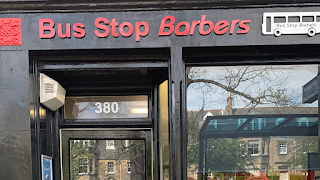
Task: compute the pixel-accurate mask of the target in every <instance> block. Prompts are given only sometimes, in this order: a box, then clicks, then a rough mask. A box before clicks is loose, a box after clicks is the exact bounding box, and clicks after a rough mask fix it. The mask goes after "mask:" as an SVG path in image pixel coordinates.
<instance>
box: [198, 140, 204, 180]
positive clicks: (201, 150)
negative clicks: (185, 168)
mask: <svg viewBox="0 0 320 180" xmlns="http://www.w3.org/2000/svg"><path fill="white" fill-rule="evenodd" d="M204 147H205V140H204V139H203V138H202V137H201V136H199V163H198V166H199V167H198V179H201V180H202V179H203V177H202V176H203V159H204Z"/></svg>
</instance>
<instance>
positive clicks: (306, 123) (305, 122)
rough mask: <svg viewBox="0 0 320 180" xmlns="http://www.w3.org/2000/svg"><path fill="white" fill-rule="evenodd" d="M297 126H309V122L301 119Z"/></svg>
mask: <svg viewBox="0 0 320 180" xmlns="http://www.w3.org/2000/svg"><path fill="white" fill-rule="evenodd" d="M299 126H309V120H308V119H307V118H301V119H300V120H299Z"/></svg>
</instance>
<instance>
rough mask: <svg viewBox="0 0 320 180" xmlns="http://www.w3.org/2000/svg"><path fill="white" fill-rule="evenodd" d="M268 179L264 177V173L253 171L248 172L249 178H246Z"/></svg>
mask: <svg viewBox="0 0 320 180" xmlns="http://www.w3.org/2000/svg"><path fill="white" fill-rule="evenodd" d="M254 179H257V180H268V178H267V177H266V175H264V174H263V173H262V172H255V173H252V174H250V176H249V178H248V179H246V180H254Z"/></svg>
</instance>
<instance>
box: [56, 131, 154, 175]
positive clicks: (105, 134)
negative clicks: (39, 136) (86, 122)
mask: <svg viewBox="0 0 320 180" xmlns="http://www.w3.org/2000/svg"><path fill="white" fill-rule="evenodd" d="M59 131H60V132H59V136H60V163H61V164H60V166H61V168H60V170H61V179H63V180H69V179H70V156H69V155H70V145H69V141H70V140H72V139H100V140H107V139H114V140H127V139H129V140H130V139H132V140H144V141H145V150H146V159H145V161H146V162H145V163H146V164H145V165H146V169H145V172H146V173H145V177H146V180H153V179H154V178H153V176H154V172H153V171H154V158H153V131H152V128H76V129H75V128H72V129H71V128H70V129H60V130H59ZM93 131H94V133H91V132H93ZM125 133H133V134H132V135H133V136H135V137H133V138H132V136H131V137H129V136H128V134H125ZM148 142H149V143H148Z"/></svg>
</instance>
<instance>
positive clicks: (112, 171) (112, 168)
mask: <svg viewBox="0 0 320 180" xmlns="http://www.w3.org/2000/svg"><path fill="white" fill-rule="evenodd" d="M108 173H109V174H113V173H114V164H113V162H108Z"/></svg>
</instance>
